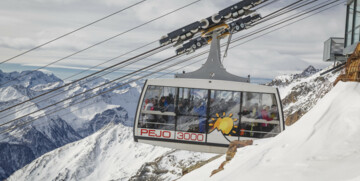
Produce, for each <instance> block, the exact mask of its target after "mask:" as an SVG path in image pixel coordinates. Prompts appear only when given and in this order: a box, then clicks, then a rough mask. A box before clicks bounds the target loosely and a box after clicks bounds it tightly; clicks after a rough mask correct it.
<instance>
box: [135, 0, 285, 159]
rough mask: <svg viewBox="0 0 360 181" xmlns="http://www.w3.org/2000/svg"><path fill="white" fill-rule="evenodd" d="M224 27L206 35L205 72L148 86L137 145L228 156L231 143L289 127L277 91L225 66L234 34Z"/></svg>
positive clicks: (142, 100)
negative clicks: (226, 41)
mask: <svg viewBox="0 0 360 181" xmlns="http://www.w3.org/2000/svg"><path fill="white" fill-rule="evenodd" d="M256 2H259V1H256ZM252 17H254V19H259V15H256V16H252ZM245 19H246V18H245ZM248 21H251V18H250V19H248ZM238 22H239V20H238ZM246 25H250V23H249V22H244V24H243V28H246V27H245V26H246ZM218 27H219V28H216V26H215V27H212V28H211V31H204V32H203V37H202V38H204V39H206V40H207V41H209V42H211V47H210V53H209V56H208V59H207V61H206V63H205V64H204V65H203V66H202V67H201V68H200V69H198V70H196V71H194V72H190V73H183V74H177V75H175V79H154V80H147V81H146V82H145V84H144V87H143V90H142V93H141V96H140V99H139V103H138V107H137V111H136V116H135V123H134V139H135V141H136V142H141V143H147V144H152V145H158V146H163V147H169V148H174V149H183V150H191V151H200V152H209V153H225V152H226V150H227V147H228V146H229V143H230V142H231V141H234V140H249V139H261V138H268V137H273V136H276V135H277V134H279V133H280V132H282V131H283V130H284V129H285V125H284V116H283V112H282V104H281V100H280V95H279V91H278V90H277V88H274V87H269V86H264V85H255V84H250V78H249V77H248V78H243V77H238V76H236V75H232V74H230V73H228V72H227V71H226V70H225V68H224V67H223V65H222V63H221V52H220V39H221V38H223V37H224V36H223V35H224V34H228V33H229V32H230V33H231V32H232V31H231V28H230V27H231V26H225V27H226V28H224V23H221V24H220V26H218ZM189 31H190V30H189ZM236 31H239V29H236ZM189 42H197V41H191V40H190V41H189ZM189 47H191V46H189ZM194 48H195V47H194ZM188 53H191V51H188Z"/></svg>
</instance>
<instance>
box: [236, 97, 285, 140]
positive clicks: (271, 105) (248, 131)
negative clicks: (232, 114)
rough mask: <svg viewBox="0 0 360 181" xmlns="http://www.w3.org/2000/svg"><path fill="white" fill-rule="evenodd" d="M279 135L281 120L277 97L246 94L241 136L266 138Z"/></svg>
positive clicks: (243, 105) (242, 113)
mask: <svg viewBox="0 0 360 181" xmlns="http://www.w3.org/2000/svg"><path fill="white" fill-rule="evenodd" d="M278 133H280V120H279V111H278V105H277V102H276V97H275V95H274V94H263V93H250V92H244V93H243V104H242V111H241V124H240V136H243V137H252V138H264V137H272V136H275V135H276V134H278Z"/></svg>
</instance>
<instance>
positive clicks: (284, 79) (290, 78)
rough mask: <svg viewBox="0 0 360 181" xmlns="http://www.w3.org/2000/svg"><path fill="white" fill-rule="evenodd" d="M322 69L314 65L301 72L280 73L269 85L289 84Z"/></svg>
mask: <svg viewBox="0 0 360 181" xmlns="http://www.w3.org/2000/svg"><path fill="white" fill-rule="evenodd" d="M319 71H321V69H316V68H315V67H313V66H312V65H310V66H309V67H307V68H306V69H305V70H304V71H303V72H301V73H300V74H290V75H279V76H277V77H275V78H274V79H273V80H272V81H271V82H270V83H268V84H267V85H269V86H278V87H279V86H287V85H289V84H291V83H293V82H298V81H301V79H304V78H307V77H310V76H312V75H315V74H316V73H318V72H319Z"/></svg>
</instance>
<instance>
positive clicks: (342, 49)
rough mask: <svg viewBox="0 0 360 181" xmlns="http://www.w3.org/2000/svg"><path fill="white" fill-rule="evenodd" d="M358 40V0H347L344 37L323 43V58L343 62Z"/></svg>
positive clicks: (359, 24)
mask: <svg viewBox="0 0 360 181" xmlns="http://www.w3.org/2000/svg"><path fill="white" fill-rule="evenodd" d="M359 42H360V0H349V1H348V2H347V10H346V25H345V38H338V37H337V38H330V39H328V40H327V41H325V43H324V56H323V60H324V61H326V62H345V61H346V56H348V55H351V54H353V53H354V51H355V48H356V46H357V44H358V43H359Z"/></svg>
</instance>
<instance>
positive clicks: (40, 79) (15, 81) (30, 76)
mask: <svg viewBox="0 0 360 181" xmlns="http://www.w3.org/2000/svg"><path fill="white" fill-rule="evenodd" d="M55 82H63V81H62V80H61V79H59V78H58V77H56V76H55V75H54V74H47V73H44V72H42V71H31V70H27V71H23V72H21V73H19V72H10V73H5V72H2V71H1V72H0V86H1V87H6V86H10V85H21V86H23V87H26V88H32V87H35V86H37V85H40V84H48V83H55Z"/></svg>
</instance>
